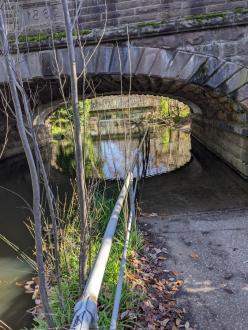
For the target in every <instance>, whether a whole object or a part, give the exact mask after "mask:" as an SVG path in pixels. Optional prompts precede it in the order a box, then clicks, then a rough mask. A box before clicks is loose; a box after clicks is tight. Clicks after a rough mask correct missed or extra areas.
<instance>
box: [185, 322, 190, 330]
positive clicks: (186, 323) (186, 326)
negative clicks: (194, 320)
mask: <svg viewBox="0 0 248 330" xmlns="http://www.w3.org/2000/svg"><path fill="white" fill-rule="evenodd" d="M184 326H185V329H188V328H189V327H190V324H189V321H187V322H185V324H184Z"/></svg>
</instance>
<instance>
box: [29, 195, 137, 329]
mask: <svg viewBox="0 0 248 330" xmlns="http://www.w3.org/2000/svg"><path fill="white" fill-rule="evenodd" d="M115 198H116V195H115V196H112V197H106V195H105V194H104V193H100V192H97V193H96V194H95V197H93V198H92V202H91V207H90V213H89V214H90V215H89V221H90V224H91V225H90V227H91V228H90V234H91V240H90V255H89V265H88V267H89V270H90V269H91V267H92V264H93V262H94V259H95V257H96V255H97V253H98V251H99V248H100V245H101V241H102V237H103V233H104V231H105V228H106V226H107V223H108V221H109V217H110V215H111V212H112V209H113V207H114V203H115ZM59 218H60V219H61V220H60V229H59V232H60V256H61V271H62V278H63V280H62V290H63V295H64V300H65V310H61V307H60V299H59V293H58V286H57V284H56V283H53V284H52V285H51V289H50V303H51V309H52V312H53V315H54V320H55V323H56V327H58V328H59V329H64V328H66V327H68V326H69V325H70V323H71V321H72V318H73V309H74V306H75V303H76V301H77V299H78V295H79V279H78V273H79V269H78V256H79V250H80V241H79V238H80V226H79V216H78V207H77V198H76V195H75V193H74V194H73V196H72V199H71V201H70V203H69V206H68V207H66V206H63V207H60V216H59ZM125 228H126V217H125V216H124V213H122V215H121V217H120V220H119V224H118V227H117V233H116V235H115V238H114V243H113V246H112V249H111V254H110V258H109V261H108V264H107V268H106V272H105V276H104V280H103V286H102V289H101V294H100V297H99V301H98V302H99V307H98V310H99V328H100V329H107V328H108V327H109V325H110V319H111V313H112V308H113V301H114V295H115V289H116V284H117V281H118V275H119V268H120V258H121V255H122V251H123V243H124V237H125ZM47 241H48V242H49V241H51V240H50V239H48V240H47ZM47 244H48V243H47ZM142 245H143V239H142V236H141V234H140V233H139V232H138V231H137V229H135V228H133V231H132V233H131V237H130V245H129V250H128V264H127V267H128V269H129V270H130V267H131V264H130V260H131V257H132V256H133V254H134V253H136V252H137V251H138V250H139V249H140V248H141V247H142ZM129 270H128V271H129ZM47 271H48V273H49V274H50V276H49V277H50V278H52V273H53V257H52V253H50V254H49V257H48V258H47ZM140 299H142V296H141V294H140V293H138V292H137V290H136V291H135V290H133V288H132V283H131V282H130V281H129V280H128V276H127V277H126V278H125V280H124V284H123V291H122V297H121V310H120V313H122V312H124V311H126V310H129V311H130V310H131V311H132V314H137V306H138V303H139V301H140ZM133 322H134V320H133V319H128V318H125V320H120V322H119V324H118V329H126V328H127V327H129V328H132V325H133ZM35 329H37V330H45V329H48V328H47V325H46V322H45V321H44V319H42V318H39V317H36V319H35Z"/></svg>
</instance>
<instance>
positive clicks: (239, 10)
mask: <svg viewBox="0 0 248 330" xmlns="http://www.w3.org/2000/svg"><path fill="white" fill-rule="evenodd" d="M234 13H235V14H247V13H248V9H247V8H242V7H237V8H235V9H234Z"/></svg>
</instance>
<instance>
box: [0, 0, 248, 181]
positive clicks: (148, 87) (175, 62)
mask: <svg viewBox="0 0 248 330" xmlns="http://www.w3.org/2000/svg"><path fill="white" fill-rule="evenodd" d="M12 3H13V8H14V9H13V8H7V9H6V10H7V11H6V12H7V14H8V15H7V16H8V24H9V31H10V35H11V31H14V29H16V27H15V26H14V24H15V23H14V21H13V20H12V19H11V17H12V16H13V14H12V13H13V12H14V10H17V9H16V8H18V12H19V16H18V17H19V25H18V24H17V27H18V28H19V29H21V30H20V34H22V33H23V31H24V30H23V24H24V22H27V20H26V19H25V17H26V18H27V17H29V18H30V17H31V18H30V19H29V21H28V22H29V23H28V24H27V25H25V31H26V32H25V33H26V35H25V37H26V39H25V40H26V41H25V42H22V43H21V44H20V51H21V52H20V53H19V54H18V55H16V54H15V47H14V46H13V47H12V52H13V57H14V59H15V63H16V70H17V71H18V72H19V74H20V75H21V77H22V79H23V80H24V82H25V86H26V90H27V93H28V94H30V95H31V94H32V95H35V102H34V106H35V114H39V117H36V118H35V115H34V120H35V121H36V124H37V125H40V126H42V125H43V123H44V121H42V120H41V119H40V118H41V117H42V113H43V111H44V110H46V111H47V108H48V107H50V108H51V110H52V109H54V108H56V107H57V106H58V105H59V103H60V100H61V98H62V95H61V89H60V87H61V85H60V83H59V78H61V79H62V82H63V91H64V93H65V95H66V96H68V95H69V80H70V73H69V66H68V55H67V49H66V41H65V39H64V35H63V32H58V33H57V34H56V36H60V37H59V38H58V39H56V38H57V37H56V38H55V40H54V43H52V42H51V38H50V37H49V36H50V35H51V29H52V30H54V29H56V30H58V31H62V30H63V23H62V18H63V17H62V16H63V15H62V13H61V8H60V5H59V2H56V1H54V2H53V3H52V5H49V6H47V5H42V2H41V3H40V2H39V4H37V5H36V6H34V1H32V4H30V2H29V5H27V1H24V0H23V1H19V2H18V7H16V1H12ZM70 5H71V14H72V15H74V13H75V10H76V5H75V2H74V1H70ZM141 6H142V7H141ZM37 8H38V9H37ZM106 8H107V10H106ZM106 12H108V20H107V21H105V18H106V17H105V16H106ZM44 13H46V15H45V16H46V17H43V16H44ZM54 15H55V16H54ZM37 17H38V18H37ZM51 18H54V19H53V20H52V22H53V23H52V24H51V25H50V26H49V28H47V26H48V24H47V21H46V20H48V21H50V19H51ZM105 23H106V26H105V28H104V30H103V27H104V25H105ZM78 26H79V29H80V31H81V37H80V39H81V43H80V42H79V40H78V39H77V40H75V44H76V54H77V71H78V74H81V73H82V72H84V71H85V73H86V82H87V83H86V89H85V93H86V95H87V96H88V97H91V96H92V95H93V94H94V95H106V94H109V95H111V94H120V93H121V92H123V93H128V92H129V91H130V90H131V92H132V93H136V94H152V95H166V96H170V97H173V98H176V99H179V100H181V101H184V102H185V103H187V104H188V105H189V106H190V108H191V110H192V134H193V135H194V136H195V137H196V138H197V139H199V140H200V141H201V142H202V143H203V144H204V145H205V146H206V147H208V148H209V149H210V150H212V151H213V152H215V153H216V154H217V155H218V156H220V157H221V158H222V159H223V160H224V161H226V162H227V163H228V164H229V165H231V166H232V167H233V168H235V169H236V170H237V171H238V172H239V173H240V174H242V175H243V176H248V148H247V147H248V116H247V110H248V54H247V51H246V49H247V46H248V1H229V0H204V1H201V2H200V4H196V2H195V1H172V0H171V1H164V0H156V1H153V3H152V5H151V2H149V1H147V0H143V1H135V0H126V1H114V0H113V1H111V0H109V1H107V4H105V2H104V1H103V2H102V1H101V0H99V1H93V2H92V1H84V7H83V10H82V11H80V13H79V19H78ZM41 31H42V33H43V35H41V33H40V32H41ZM35 36H39V38H40V39H39V38H38V37H37V38H35ZM41 39H42V40H41ZM21 40H22V41H23V39H21ZM99 40H100V41H101V45H100V46H98V47H97V48H96V44H97V43H98V42H99ZM80 44H81V45H82V44H83V47H80ZM85 60H86V62H87V63H88V65H87V67H84V63H85ZM0 72H1V73H0V85H1V89H2V91H3V92H4V93H2V96H1V98H2V103H3V102H4V99H3V94H4V95H5V97H7V98H8V96H9V91H8V76H7V74H6V69H5V64H4V58H3V56H1V57H0ZM82 85H83V79H82V78H81V79H80V80H79V88H80V91H81V90H82ZM130 86H131V88H130ZM32 99H33V98H32ZM51 100H52V102H51ZM44 113H45V112H44ZM44 116H45V115H43V117H44ZM37 118H38V119H37ZM39 120H41V121H40V122H39ZM5 122H6V120H5V118H4V116H3V115H1V127H0V138H1V144H2V143H3V141H4V136H5V131H6V124H5ZM9 125H12V126H13V127H15V123H14V120H13V121H11V120H10V123H9ZM8 140H9V141H8V143H7V147H6V150H5V155H4V157H5V158H6V157H8V156H10V155H14V154H16V153H18V152H19V148H18V147H17V146H16V145H15V141H16V140H17V138H16V134H15V129H11V130H10V134H9V138H8Z"/></svg>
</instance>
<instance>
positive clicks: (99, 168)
mask: <svg viewBox="0 0 248 330" xmlns="http://www.w3.org/2000/svg"><path fill="white" fill-rule="evenodd" d="M139 141H140V139H139V137H138V136H136V137H135V136H132V137H131V138H130V136H126V137H125V138H124V137H123V138H122V139H120V138H118V139H111V137H110V139H102V140H101V139H100V140H95V141H93V140H92V139H91V138H90V137H88V138H87V148H86V149H87V154H86V175H87V176H88V177H89V176H93V177H98V178H105V179H119V178H124V177H125V173H126V171H127V170H128V169H129V168H130V166H131V162H132V159H133V156H134V154H135V152H136V150H137V148H138V146H139ZM54 147H55V149H54V153H53V156H54V157H53V163H52V164H53V166H54V167H55V168H57V169H59V170H60V171H62V172H65V173H69V174H72V173H73V172H74V169H75V158H74V149H73V145H72V142H71V141H70V140H65V141H59V142H56V143H55V145H54ZM190 148H191V142H190V134H189V132H184V131H182V130H179V129H177V130H176V129H170V128H166V127H163V126H161V127H158V126H156V127H154V128H153V129H151V132H150V137H149V150H148V153H149V157H148V165H147V176H153V175H158V174H162V173H166V172H170V171H173V170H175V169H177V168H179V167H181V166H183V165H185V164H186V163H187V162H188V161H189V160H190V157H191V155H190ZM141 157H142V155H141ZM134 175H135V176H136V172H135V173H134Z"/></svg>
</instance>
